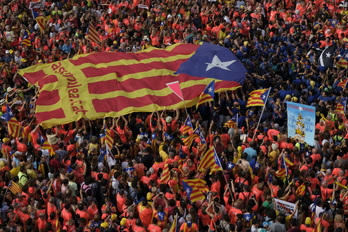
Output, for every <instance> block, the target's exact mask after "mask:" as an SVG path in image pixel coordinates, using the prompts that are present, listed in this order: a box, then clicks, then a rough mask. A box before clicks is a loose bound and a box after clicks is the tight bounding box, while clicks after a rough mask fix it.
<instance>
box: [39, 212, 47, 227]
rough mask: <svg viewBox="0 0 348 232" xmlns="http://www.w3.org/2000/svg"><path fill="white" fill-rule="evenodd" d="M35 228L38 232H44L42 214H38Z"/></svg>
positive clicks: (44, 219) (44, 225)
mask: <svg viewBox="0 0 348 232" xmlns="http://www.w3.org/2000/svg"><path fill="white" fill-rule="evenodd" d="M37 227H38V229H39V232H43V231H45V228H46V218H45V214H44V213H40V215H39V218H38V220H37Z"/></svg>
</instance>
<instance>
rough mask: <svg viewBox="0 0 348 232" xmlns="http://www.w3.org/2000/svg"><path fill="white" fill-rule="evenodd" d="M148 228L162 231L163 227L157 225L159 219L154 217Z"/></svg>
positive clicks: (154, 231)
mask: <svg viewBox="0 0 348 232" xmlns="http://www.w3.org/2000/svg"><path fill="white" fill-rule="evenodd" d="M147 230H148V231H151V232H161V231H162V229H161V227H159V226H158V225H157V219H156V218H153V219H152V223H151V224H150V225H149V226H148V227H147Z"/></svg>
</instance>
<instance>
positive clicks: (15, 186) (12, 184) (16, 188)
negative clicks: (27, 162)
mask: <svg viewBox="0 0 348 232" xmlns="http://www.w3.org/2000/svg"><path fill="white" fill-rule="evenodd" d="M8 190H10V191H11V192H12V193H13V194H14V195H16V194H18V193H19V192H21V191H22V190H21V187H20V186H19V185H18V184H17V183H15V182H13V181H12V180H11V182H10V183H9V184H8Z"/></svg>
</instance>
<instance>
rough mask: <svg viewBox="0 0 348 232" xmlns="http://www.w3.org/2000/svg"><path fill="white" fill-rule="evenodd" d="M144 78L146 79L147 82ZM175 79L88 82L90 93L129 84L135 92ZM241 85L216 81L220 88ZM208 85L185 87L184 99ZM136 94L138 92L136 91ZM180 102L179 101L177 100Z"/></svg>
mask: <svg viewBox="0 0 348 232" xmlns="http://www.w3.org/2000/svg"><path fill="white" fill-rule="evenodd" d="M144 79H146V80H145V81H147V82H145V81H144ZM176 79H177V80H178V81H179V82H180V83H184V82H186V81H195V80H201V79H202V78H201V77H189V76H187V75H181V74H180V75H179V76H177V77H176ZM170 81H173V76H172V75H164V76H151V77H147V78H143V79H142V82H140V81H137V80H134V79H133V78H129V79H126V80H124V81H122V82H118V81H117V79H113V80H108V81H99V82H93V83H88V90H89V93H90V94H104V93H108V92H113V91H117V90H124V88H123V86H127V92H134V91H136V90H139V89H143V88H149V89H151V90H161V89H163V88H166V83H168V82H170ZM237 86H240V84H239V83H238V82H234V81H222V82H218V83H216V89H217V90H218V89H220V88H233V87H237ZM205 87H206V85H204V84H201V85H198V84H196V85H195V86H192V87H190V90H191V92H190V93H188V91H187V88H185V93H183V94H184V99H191V98H187V97H188V96H186V95H188V94H190V95H189V96H192V98H194V97H196V96H197V95H199V94H200V93H201V92H202V91H203V90H204V88H205ZM134 94H136V93H134ZM175 102H178V101H175Z"/></svg>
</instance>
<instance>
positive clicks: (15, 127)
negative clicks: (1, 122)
mask: <svg viewBox="0 0 348 232" xmlns="http://www.w3.org/2000/svg"><path fill="white" fill-rule="evenodd" d="M7 129H8V134H9V135H11V136H12V137H13V138H18V137H20V136H21V134H22V126H21V124H20V123H19V122H18V121H17V119H16V118H14V117H13V118H11V119H10V120H8V121H7Z"/></svg>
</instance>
